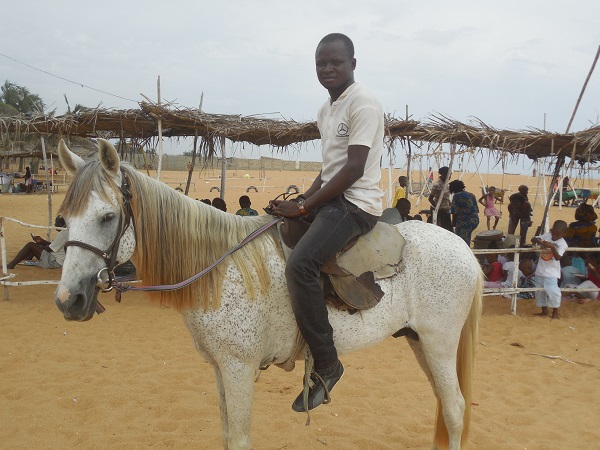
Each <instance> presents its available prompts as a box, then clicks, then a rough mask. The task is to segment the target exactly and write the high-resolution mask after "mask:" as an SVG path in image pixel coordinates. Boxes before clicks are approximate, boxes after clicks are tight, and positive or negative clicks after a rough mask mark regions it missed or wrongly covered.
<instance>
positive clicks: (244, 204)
mask: <svg viewBox="0 0 600 450" xmlns="http://www.w3.org/2000/svg"><path fill="white" fill-rule="evenodd" d="M238 201H239V203H240V209H238V210H237V212H236V213H235V214H236V216H245V217H247V216H258V212H257V211H256V210H255V209H252V208H250V205H252V202H250V197H248V196H247V195H242V196H241V197H240V198H239V200H238Z"/></svg>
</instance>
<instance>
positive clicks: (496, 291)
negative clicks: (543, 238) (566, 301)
mask: <svg viewBox="0 0 600 450" xmlns="http://www.w3.org/2000/svg"><path fill="white" fill-rule="evenodd" d="M472 251H473V253H474V254H475V255H485V254H490V253H492V254H500V253H514V254H515V256H514V259H513V262H514V263H515V269H514V270H515V274H514V275H513V279H512V286H511V287H509V288H485V289H484V290H483V295H484V296H485V295H506V294H508V295H510V298H511V306H510V312H511V314H513V315H514V314H516V313H517V298H518V297H517V295H518V294H519V293H520V292H535V291H542V290H544V288H541V287H535V288H520V287H518V283H519V276H518V274H519V260H520V257H521V253H540V252H541V251H542V249H541V248H535V247H530V248H503V249H499V248H493V249H472ZM567 252H585V253H589V252H600V248H599V247H568V248H567V250H566V251H565V253H567ZM560 291H561V292H600V288H586V289H576V288H561V289H560Z"/></svg>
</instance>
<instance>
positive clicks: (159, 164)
mask: <svg viewBox="0 0 600 450" xmlns="http://www.w3.org/2000/svg"><path fill="white" fill-rule="evenodd" d="M156 87H157V90H158V106H160V75H159V76H158V80H157V81H156ZM162 156H163V142H162V119H161V118H160V117H159V119H158V168H157V173H156V179H157V180H160V171H161V169H162Z"/></svg>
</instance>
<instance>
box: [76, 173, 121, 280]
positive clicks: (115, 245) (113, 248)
mask: <svg viewBox="0 0 600 450" xmlns="http://www.w3.org/2000/svg"><path fill="white" fill-rule="evenodd" d="M121 178H122V180H123V181H122V182H121V187H119V190H120V191H121V195H122V196H123V212H122V214H121V215H120V216H119V233H118V234H117V235H116V236H115V239H114V240H113V242H112V244H110V247H108V249H107V250H106V251H103V250H100V249H99V248H98V247H94V246H93V245H90V244H88V243H86V242H81V241H67V242H66V243H65V251H66V250H67V247H81V248H85V249H86V250H89V251H91V252H92V253H95V254H96V255H98V256H100V257H101V258H102V259H103V260H104V262H105V263H106V267H103V268H102V269H100V271H99V272H98V275H96V287H97V288H98V289H100V290H101V291H102V292H109V291H110V290H112V288H113V286H114V280H115V274H114V270H115V267H117V265H118V264H119V261H117V253H118V251H119V242H120V241H121V238H122V237H123V235H124V234H125V230H127V228H128V227H129V225H130V223H131V218H132V212H131V192H130V191H129V180H128V179H127V174H125V172H123V170H121ZM104 271H106V274H107V275H108V278H107V281H104V280H103V279H102V272H104Z"/></svg>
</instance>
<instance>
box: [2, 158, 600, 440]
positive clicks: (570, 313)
mask: <svg viewBox="0 0 600 450" xmlns="http://www.w3.org/2000/svg"><path fill="white" fill-rule="evenodd" d="M244 175H246V172H245V171H239V170H238V171H236V172H235V173H234V172H231V173H228V174H227V189H226V195H225V200H226V202H227V204H228V210H229V211H230V212H233V213H234V212H235V211H236V210H237V209H238V204H237V199H238V198H239V196H240V195H243V194H245V193H246V189H247V188H248V187H249V186H255V187H256V188H257V190H258V192H254V190H253V189H252V190H251V192H249V193H248V195H249V196H250V198H251V199H252V203H253V207H254V208H255V209H257V210H261V208H262V207H263V206H266V205H267V203H268V200H269V199H271V198H274V197H275V196H276V195H277V194H279V193H281V192H282V191H283V190H285V188H286V187H287V186H289V185H297V186H298V187H299V188H301V189H302V187H303V185H304V187H305V188H308V186H309V185H310V182H311V180H312V179H313V178H314V177H315V176H316V173H304V172H268V173H267V180H266V181H264V182H263V181H262V180H259V179H258V174H257V173H253V172H248V176H249V177H248V178H244ZM398 175H399V171H398V170H396V171H394V180H396V179H397V177H398ZM185 176H186V174H184V173H183V172H164V173H163V180H164V181H171V182H178V181H180V180H183V179H185ZM456 176H457V175H455V177H456ZM482 178H483V181H484V182H485V183H486V184H490V185H492V184H493V185H495V186H496V187H500V188H505V189H511V190H512V191H513V192H514V191H516V188H517V186H518V185H519V184H522V183H524V184H528V185H529V187H530V194H534V193H535V191H536V186H537V180H536V179H534V178H531V177H528V176H526V175H485V174H484V175H482ZM382 180H384V181H385V184H387V173H386V171H384V175H383V177H382ZM193 181H194V182H195V183H196V184H195V186H193V187H192V189H191V191H190V194H189V195H190V196H191V197H193V198H198V199H201V198H213V197H215V196H217V195H218V193H217V192H216V191H214V190H213V192H210V189H211V188H212V187H214V186H220V180H219V179H218V177H216V176H215V174H213V173H200V172H198V171H196V172H195V173H194V177H193ZM463 181H464V182H465V183H466V185H467V190H469V191H471V192H473V193H474V194H475V195H476V196H477V197H479V196H480V195H481V194H480V192H481V188H480V185H481V181H480V178H479V175H477V174H474V173H467V174H465V175H464V177H463ZM577 183H578V184H577V187H597V186H595V185H596V184H597V181H596V180H585V181H582V180H578V181H577ZM584 183H585V184H584ZM64 193H65V188H64V187H62V188H61V189H60V190H59V192H57V193H55V194H54V195H53V197H52V202H53V213H54V214H55V212H56V210H57V209H58V207H59V206H60V203H61V202H62V199H63V198H64ZM410 199H411V201H412V203H413V210H412V212H413V213H416V212H418V210H420V209H425V208H427V207H428V206H427V205H428V202H427V199H426V198H423V199H422V200H421V201H420V203H419V205H417V197H415V196H413V197H411V198H410ZM502 210H503V213H504V215H503V217H502V219H501V220H500V223H499V229H502V230H504V231H506V228H507V223H508V211H507V209H506V205H505V206H503V207H502ZM542 211H543V207H542V205H541V202H540V201H538V202H537V204H536V207H535V217H534V227H535V226H537V225H538V224H539V222H540V219H541V216H542ZM574 211H575V209H574V208H564V207H563V208H562V210H559V208H558V207H552V208H551V210H550V219H551V221H553V220H556V219H558V218H560V219H563V220H566V221H567V222H571V221H573V220H574V219H573V215H574ZM0 215H2V216H7V217H13V218H16V219H19V220H22V221H24V222H28V223H34V224H38V225H44V224H46V223H47V220H48V212H47V196H46V195H45V194H30V195H27V194H0ZM480 220H481V224H480V226H479V228H478V230H477V231H482V230H484V229H485V228H486V227H485V218H484V216H483V208H480ZM4 227H5V239H6V245H7V256H8V258H9V259H11V258H12V257H13V256H14V255H15V253H16V252H17V251H18V250H19V249H20V248H21V247H22V246H23V244H25V243H26V242H28V241H29V240H30V239H31V238H30V236H29V233H30V232H33V234H40V235H42V236H44V235H45V232H43V230H38V231H35V230H32V229H29V228H25V227H21V226H20V225H17V224H15V223H12V222H5V223H4ZM40 231H41V232H40ZM52 236H54V234H53V235H52ZM528 237H529V238H531V234H530V235H529V236H528ZM11 272H12V273H16V274H17V276H16V277H15V278H14V279H13V281H26V280H34V279H42V280H53V279H54V280H56V279H59V278H60V270H57V269H55V270H43V269H40V268H37V267H26V266H22V265H19V266H18V267H17V268H16V269H15V270H14V271H11ZM427 275H428V274H424V276H427ZM54 288H55V287H54V286H52V285H43V286H28V287H11V288H10V289H9V292H8V294H9V296H10V299H9V300H8V301H0V405H1V406H0V423H2V426H1V427H0V447H1V448H6V449H29V448H36V449H51V448H52V449H54V448H111V449H132V448H146V447H154V448H203V449H218V448H221V434H220V433H221V432H220V418H219V412H218V405H217V394H216V388H215V385H214V380H213V373H212V369H211V367H210V365H209V364H208V363H206V362H204V361H203V359H202V358H201V357H200V356H199V355H198V354H197V352H196V351H195V349H194V346H193V344H192V341H191V338H190V336H189V334H188V332H187V330H186V329H185V327H184V325H183V322H182V320H181V318H180V316H179V314H177V313H176V312H175V311H173V310H171V309H168V308H160V307H157V306H153V305H150V304H149V302H148V301H147V300H146V299H145V298H144V296H143V294H140V293H127V294H125V295H124V297H123V301H122V303H120V304H118V303H115V301H114V299H113V296H112V295H110V294H103V295H101V297H100V300H101V302H102V303H103V304H104V306H105V307H106V308H107V310H106V312H105V313H104V314H102V315H100V316H96V317H94V319H92V320H91V321H89V322H87V323H72V322H67V321H65V320H64V319H63V317H62V314H61V313H60V312H59V311H58V309H57V308H56V306H55V305H54V300H53V291H54ZM5 294H6V291H5V292H4V294H3V295H5ZM537 311H538V310H537V308H536V307H535V302H534V300H520V301H519V303H518V311H517V315H516V316H513V315H511V314H510V301H509V300H507V299H505V298H502V297H485V298H484V309H483V317H482V319H481V322H480V335H479V344H480V345H479V347H478V349H477V358H476V362H475V377H474V390H473V404H472V405H471V407H472V410H473V414H472V420H471V435H470V439H469V442H470V446H469V448H473V449H507V450H508V449H528V450H532V449H567V448H569V449H591V448H598V446H599V445H600V444H599V442H600V430H599V428H598V425H597V421H598V418H600V389H598V388H597V386H598V385H599V383H600V341H599V339H598V336H599V334H598V324H599V320H600V302H598V301H592V302H590V303H588V304H585V305H580V304H578V303H577V302H574V301H564V302H563V305H562V307H561V311H562V315H563V318H562V319H561V320H554V321H551V320H549V319H547V318H539V317H534V316H533V315H532V314H533V313H534V312H537ZM343 361H344V363H345V366H346V374H345V376H344V379H343V381H342V382H341V383H340V384H339V387H336V390H335V392H334V395H333V402H332V403H331V404H330V405H326V406H323V407H321V408H319V409H317V410H316V411H315V412H314V413H313V414H311V418H312V423H311V425H310V426H308V427H306V426H305V425H304V422H305V419H306V416H305V415H304V414H298V413H295V412H293V411H292V410H291V407H290V405H291V402H292V401H293V400H294V398H295V396H296V395H297V393H298V392H299V389H300V386H301V380H302V376H303V367H302V364H298V365H297V367H296V369H295V370H294V371H293V372H291V373H287V372H284V371H283V370H281V369H278V368H270V369H269V370H267V371H265V372H263V373H261V376H260V378H259V379H258V381H257V382H256V384H255V401H254V410H253V411H254V415H253V423H252V435H253V448H255V449H273V450H275V449H323V448H330V449H428V448H430V446H431V440H432V434H433V425H434V412H435V399H434V396H433V393H432V392H431V388H430V386H429V383H428V382H427V380H426V378H425V375H424V374H423V372H422V371H421V370H420V368H419V367H418V364H417V362H416V361H415V359H414V356H413V354H412V352H411V350H410V348H409V347H408V344H407V343H406V342H405V340H404V338H400V339H393V338H389V339H387V340H386V341H384V342H383V343H381V344H380V345H378V346H375V347H373V348H371V349H369V350H366V351H363V352H361V353H355V354H351V355H345V356H344V357H343Z"/></svg>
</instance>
